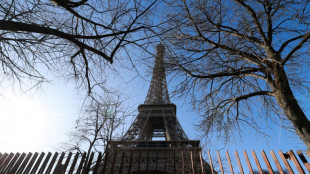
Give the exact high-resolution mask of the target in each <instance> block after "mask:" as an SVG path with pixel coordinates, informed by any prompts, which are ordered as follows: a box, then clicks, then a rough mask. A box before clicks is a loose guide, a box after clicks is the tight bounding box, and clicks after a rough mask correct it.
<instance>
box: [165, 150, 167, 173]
mask: <svg viewBox="0 0 310 174" xmlns="http://www.w3.org/2000/svg"><path fill="white" fill-rule="evenodd" d="M165 173H167V151H166V150H165Z"/></svg>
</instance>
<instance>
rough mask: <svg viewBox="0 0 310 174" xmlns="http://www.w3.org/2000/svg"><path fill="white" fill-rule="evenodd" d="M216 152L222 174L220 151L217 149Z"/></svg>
mask: <svg viewBox="0 0 310 174" xmlns="http://www.w3.org/2000/svg"><path fill="white" fill-rule="evenodd" d="M216 153H217V158H218V160H219V164H220V168H221V172H222V174H224V170H223V165H222V160H221V156H220V152H219V151H218V150H217V151H216Z"/></svg>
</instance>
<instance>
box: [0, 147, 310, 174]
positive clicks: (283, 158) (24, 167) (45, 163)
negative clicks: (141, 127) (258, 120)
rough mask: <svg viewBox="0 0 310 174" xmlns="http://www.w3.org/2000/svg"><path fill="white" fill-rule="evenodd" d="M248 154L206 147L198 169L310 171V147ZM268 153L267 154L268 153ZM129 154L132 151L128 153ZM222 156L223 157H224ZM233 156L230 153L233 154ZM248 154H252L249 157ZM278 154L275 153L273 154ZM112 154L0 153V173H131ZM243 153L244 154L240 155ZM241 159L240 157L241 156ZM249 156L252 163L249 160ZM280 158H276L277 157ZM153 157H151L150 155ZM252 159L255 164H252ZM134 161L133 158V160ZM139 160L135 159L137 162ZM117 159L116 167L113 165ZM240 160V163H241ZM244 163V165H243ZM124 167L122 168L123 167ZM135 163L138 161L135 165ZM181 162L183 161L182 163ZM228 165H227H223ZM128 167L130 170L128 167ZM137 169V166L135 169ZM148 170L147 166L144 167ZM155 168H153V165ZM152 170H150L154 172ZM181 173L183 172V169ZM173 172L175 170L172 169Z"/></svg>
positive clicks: (275, 171) (301, 172) (129, 161)
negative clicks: (206, 149)
mask: <svg viewBox="0 0 310 174" xmlns="http://www.w3.org/2000/svg"><path fill="white" fill-rule="evenodd" d="M251 154H252V155H249V154H248V153H247V152H246V151H244V152H243V155H242V154H241V153H240V154H239V153H238V152H237V151H235V152H234V155H231V154H229V153H228V151H226V153H225V155H222V156H221V155H220V153H219V151H216V155H215V154H213V155H212V156H213V157H215V158H212V156H211V153H210V151H208V154H207V155H208V159H205V162H207V163H209V165H210V167H211V171H202V172H199V173H203V172H204V173H212V174H215V173H222V174H224V173H232V174H234V173H241V174H244V173H251V174H255V173H260V174H264V173H280V174H285V173H290V174H293V173H300V174H305V173H310V165H309V162H308V160H307V158H308V159H309V158H310V151H305V152H302V151H300V150H298V151H296V153H294V152H293V151H292V150H290V151H288V152H286V153H283V152H282V151H281V150H279V151H278V154H277V155H276V153H275V152H274V151H270V155H271V159H270V158H269V159H268V157H267V155H266V153H265V151H261V153H260V154H261V156H260V158H262V159H263V161H259V158H258V155H257V154H256V152H255V151H252V152H251ZM270 155H269V156H270ZM130 156H132V155H130ZM224 156H226V157H224ZM233 156H234V157H233ZM251 156H252V157H251ZM277 156H278V157H277ZM115 157H116V154H114V157H111V158H110V157H108V155H105V156H104V155H103V154H102V153H94V152H92V153H91V154H87V153H83V154H80V153H75V154H73V153H71V152H70V153H67V154H66V153H61V154H59V153H57V152H56V153H54V154H52V153H50V152H49V153H47V154H46V153H44V152H42V153H40V154H39V153H28V154H26V153H22V154H20V153H9V154H8V153H4V154H2V153H0V173H1V174H21V173H23V174H28V173H29V174H36V173H38V174H43V173H53V174H63V173H69V174H71V173H81V174H84V173H85V174H86V173H103V174H104V173H131V172H132V171H133V169H131V168H132V166H131V163H132V161H133V160H132V159H130V160H128V161H125V160H121V161H118V162H116V158H115ZM241 157H244V158H241ZM122 159H124V153H122ZM242 159H244V160H242ZM250 159H252V163H251V160H250ZM279 159H280V160H279ZM152 160H154V159H152ZM253 160H254V163H255V166H256V167H253V165H254V164H253ZM108 161H109V162H112V163H113V165H112V166H113V167H112V168H111V167H106V165H107V163H108ZM136 162H137V161H136ZM139 162H140V161H138V163H139ZM115 163H118V166H120V167H118V168H117V169H114V168H115V167H114V166H116V165H114V164H115ZM242 163H243V165H242ZM244 163H246V165H244ZM195 165H202V163H201V164H199V163H196V162H194V161H193V160H192V164H191V165H190V166H192V167H193V170H191V173H195V172H197V171H196V170H194V167H195ZM123 166H129V167H127V168H126V169H127V171H125V170H124V169H125V167H123ZM138 166H139V165H138ZM183 166H184V164H183ZM215 166H216V168H219V169H218V170H219V171H217V172H216V171H214V168H215ZM227 166H228V167H227ZM130 170H131V171H130ZM138 171H139V170H138ZM144 171H148V169H146V170H144ZM156 171H157V168H156ZM156 171H152V172H150V173H156ZM184 171H185V170H183V173H187V172H184ZM178 172H179V171H178ZM174 173H176V172H174Z"/></svg>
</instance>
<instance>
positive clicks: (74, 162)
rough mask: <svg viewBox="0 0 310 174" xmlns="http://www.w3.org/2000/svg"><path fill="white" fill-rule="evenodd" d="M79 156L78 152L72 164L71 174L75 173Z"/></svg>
mask: <svg viewBox="0 0 310 174" xmlns="http://www.w3.org/2000/svg"><path fill="white" fill-rule="evenodd" d="M79 155H80V154H79V152H77V153H76V154H75V156H74V159H73V161H72V164H71V167H70V170H69V174H72V173H73V172H74V168H75V164H76V162H77V160H78V158H79Z"/></svg>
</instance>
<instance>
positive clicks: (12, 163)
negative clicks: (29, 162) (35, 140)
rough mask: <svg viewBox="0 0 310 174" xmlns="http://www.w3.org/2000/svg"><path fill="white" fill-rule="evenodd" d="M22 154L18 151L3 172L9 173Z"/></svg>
mask: <svg viewBox="0 0 310 174" xmlns="http://www.w3.org/2000/svg"><path fill="white" fill-rule="evenodd" d="M19 156H20V154H19V153H16V154H15V155H14V157H13V159H12V160H11V161H10V163H9V164H8V165H7V167H5V169H4V170H3V173H9V172H10V170H11V169H12V168H13V166H14V164H15V162H16V160H17V159H18V157H19Z"/></svg>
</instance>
